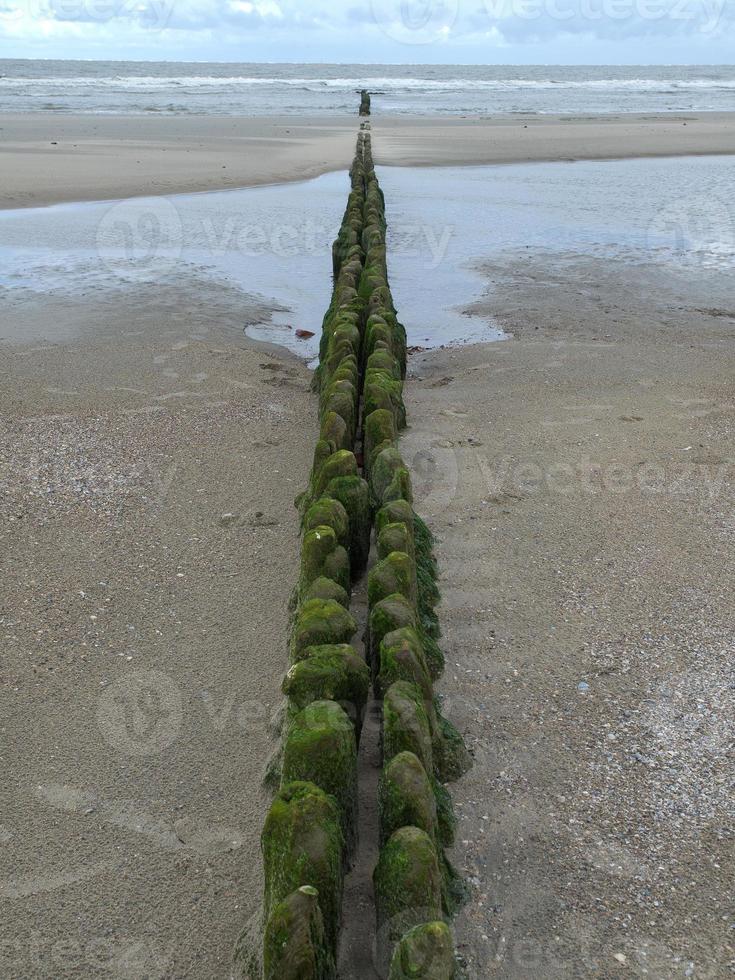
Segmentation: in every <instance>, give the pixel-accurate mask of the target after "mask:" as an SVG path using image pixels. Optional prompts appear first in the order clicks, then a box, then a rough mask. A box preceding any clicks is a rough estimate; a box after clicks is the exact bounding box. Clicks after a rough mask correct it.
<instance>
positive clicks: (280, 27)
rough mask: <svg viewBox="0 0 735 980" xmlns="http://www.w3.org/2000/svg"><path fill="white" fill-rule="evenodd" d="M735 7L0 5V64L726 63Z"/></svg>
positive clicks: (454, 1) (69, 1) (489, 1)
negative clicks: (0, 61) (75, 60)
mask: <svg viewBox="0 0 735 980" xmlns="http://www.w3.org/2000/svg"><path fill="white" fill-rule="evenodd" d="M733 42H735V0H0V57H2V58H82V59H95V58H101V59H119V60H131V59H141V60H157V61H240V62H248V61H295V62H345V63H360V64H369V63H388V64H409V63H410V64H729V63H731V62H732V61H733V52H735V44H734V43H733Z"/></svg>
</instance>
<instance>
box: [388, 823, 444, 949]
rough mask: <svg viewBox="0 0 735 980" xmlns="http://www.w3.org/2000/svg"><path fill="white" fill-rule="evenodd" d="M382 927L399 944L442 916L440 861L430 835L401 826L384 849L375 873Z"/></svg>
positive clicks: (416, 828)
mask: <svg viewBox="0 0 735 980" xmlns="http://www.w3.org/2000/svg"><path fill="white" fill-rule="evenodd" d="M373 884H374V886H375V904H376V913H377V920H378V928H379V929H382V930H384V934H385V935H386V938H387V939H388V941H393V942H395V941H398V940H400V939H401V937H402V936H403V935H404V934H405V932H406V931H407V930H408V929H410V928H411V927H412V926H415V925H419V924H421V923H422V922H425V921H426V919H427V918H428V917H431V918H432V919H440V918H441V916H442V879H441V871H440V868H439V858H438V856H437V852H436V848H435V846H434V843H433V841H432V839H431V837H429V835H428V834H427V833H426V832H425V831H423V830H420V829H419V828H418V827H401V828H400V829H399V830H396V831H395V832H394V833H393V834H392V835H391V836H390V838H389V839H388V841H387V842H386V844H385V845H384V847H382V848H381V851H380V857H379V858H378V864H377V867H376V868H375V872H374V874H373Z"/></svg>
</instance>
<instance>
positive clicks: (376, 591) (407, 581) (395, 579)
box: [368, 551, 416, 607]
mask: <svg viewBox="0 0 735 980" xmlns="http://www.w3.org/2000/svg"><path fill="white" fill-rule="evenodd" d="M415 576H416V566H415V565H414V563H413V560H412V559H411V558H410V556H409V555H407V554H406V553H405V552H403V551H392V552H391V553H390V554H389V555H388V556H387V557H386V558H383V559H382V560H381V561H379V562H376V563H375V565H373V567H372V568H371V570H370V573H369V575H368V601H369V603H370V606H371V607H372V606H374V605H375V604H376V603H378V602H380V601H381V599H387V598H388V596H390V595H394V594H395V593H396V592H398V593H399V594H400V595H402V596H404V597H405V598H406V599H408V601H409V602H411V603H414V602H415V600H416V577H415Z"/></svg>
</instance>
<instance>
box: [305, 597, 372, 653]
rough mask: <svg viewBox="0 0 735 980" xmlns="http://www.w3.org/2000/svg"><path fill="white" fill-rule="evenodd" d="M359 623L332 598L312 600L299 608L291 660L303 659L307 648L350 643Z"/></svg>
mask: <svg viewBox="0 0 735 980" xmlns="http://www.w3.org/2000/svg"><path fill="white" fill-rule="evenodd" d="M356 632H357V623H356V622H355V620H354V619H353V618H352V616H350V614H349V612H348V611H347V610H346V609H345V608H344V606H341V605H340V604H339V603H338V602H336V601H335V600H333V599H309V600H308V601H306V602H304V603H303V605H301V606H300V607H299V610H298V612H297V614H296V621H295V623H294V628H293V632H292V637H291V659H292V661H294V662H295V661H297V660H302V659H303V656H304V653H303V652H304V650H306V648H307V647H313V646H322V645H324V644H326V643H349V642H350V640H351V639H352V637H353V636H354V635H355V633H356Z"/></svg>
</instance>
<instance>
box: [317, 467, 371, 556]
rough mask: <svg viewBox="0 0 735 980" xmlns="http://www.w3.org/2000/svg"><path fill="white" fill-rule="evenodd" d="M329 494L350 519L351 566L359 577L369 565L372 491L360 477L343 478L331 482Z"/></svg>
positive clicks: (328, 488)
mask: <svg viewBox="0 0 735 980" xmlns="http://www.w3.org/2000/svg"><path fill="white" fill-rule="evenodd" d="M327 494H328V495H329V496H330V497H334V498H335V500H339V502H340V503H341V504H342V506H343V507H344V509H345V510H346V512H347V516H348V519H349V525H350V532H349V545H348V549H347V550H348V551H349V554H350V565H351V567H352V574H353V575H357V574H358V573H359V572H360V571H362V569H363V568H365V566H366V565H367V560H368V555H369V554H370V530H371V523H372V520H371V519H372V511H371V508H370V491H369V489H368V485H367V483H366V482H365V480H363V479H362V477H360V476H342V477H336V478H335V479H333V480H331V481H330V482H329V484H328V486H327Z"/></svg>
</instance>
